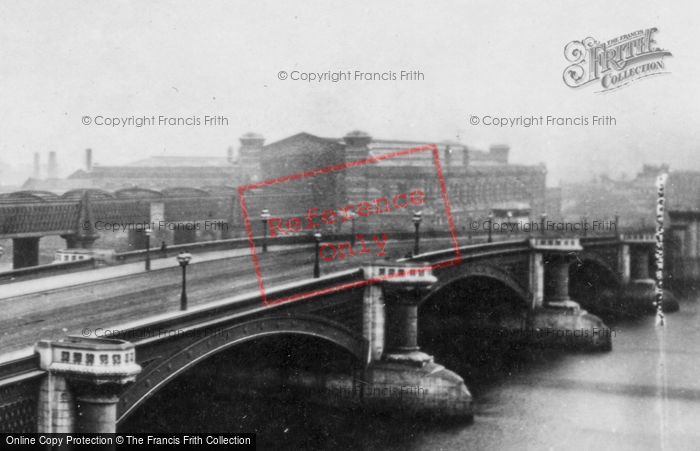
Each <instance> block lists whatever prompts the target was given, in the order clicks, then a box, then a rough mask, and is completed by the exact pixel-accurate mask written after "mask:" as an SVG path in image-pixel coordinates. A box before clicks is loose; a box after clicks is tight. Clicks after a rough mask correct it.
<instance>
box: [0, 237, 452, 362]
mask: <svg viewBox="0 0 700 451" xmlns="http://www.w3.org/2000/svg"><path fill="white" fill-rule="evenodd" d="M448 242H449V239H444V238H436V239H432V240H426V241H425V242H423V243H422V246H423V247H424V248H425V249H426V250H429V249H436V248H441V247H447V246H446V243H448ZM389 243H390V244H389V245H388V246H387V251H389V249H390V247H391V249H392V251H393V252H392V255H391V257H392V258H396V257H398V256H401V255H404V254H405V253H406V252H407V251H408V250H410V249H412V245H413V243H412V241H411V240H403V241H396V242H392V241H389ZM272 250H273V249H272V248H271V252H270V253H268V254H265V255H262V256H261V264H262V272H263V274H264V279H265V284H266V287H267V288H268V289H269V288H271V287H274V286H276V285H279V284H283V283H287V282H291V281H296V280H302V279H305V278H309V277H310V276H311V273H312V258H313V252H312V251H310V249H309V248H308V246H301V247H299V246H295V247H294V248H293V249H289V248H287V249H278V250H277V251H275V252H272ZM248 252H249V251H248V250H235V251H222V252H213V253H209V254H197V255H196V256H195V258H196V259H197V260H195V261H199V263H192V264H190V266H189V267H188V270H187V293H188V300H189V305H191V306H197V305H203V304H205V303H208V302H212V301H217V300H221V299H226V298H230V297H231V296H233V295H239V294H242V293H246V292H250V293H257V294H259V288H258V282H257V278H256V275H255V271H254V268H253V265H252V262H251V258H250V255H249V254H248ZM375 258H376V257H375V256H374V255H372V254H370V255H364V256H360V255H358V256H356V257H353V258H351V259H348V260H345V261H336V262H334V263H323V265H322V270H323V272H324V273H328V272H332V271H339V270H343V269H348V268H352V267H357V266H359V265H361V264H362V263H363V262H367V261H371V260H373V259H375ZM166 260H167V261H166ZM152 268H153V270H152V271H151V272H149V273H146V272H144V271H143V262H140V263H134V264H127V265H122V266H119V267H111V268H104V269H98V270H93V271H85V272H82V273H73V274H67V275H61V276H53V277H47V278H44V279H41V282H39V280H32V281H27V282H19V283H17V285H18V288H13V285H15V284H8V285H3V286H2V292H3V295H0V296H2V297H0V310H2V312H3V313H2V315H0V349H1V350H2V352H3V353H5V352H10V351H16V350H18V349H22V348H26V347H29V346H32V345H33V344H34V343H35V342H36V341H37V340H39V339H58V338H62V337H63V336H65V335H66V334H76V333H77V334H80V333H82V331H83V329H90V330H91V331H94V330H95V329H98V328H102V329H103V330H106V329H109V328H111V327H114V326H115V325H117V324H120V323H124V322H128V321H134V320H137V319H143V318H147V317H150V316H154V315H158V314H162V313H166V312H174V311H178V309H179V307H180V304H179V299H180V298H179V296H180V283H181V282H180V280H181V279H180V268H179V267H178V266H177V262H176V261H175V259H174V258H168V259H164V260H163V261H160V260H154V261H153V262H152ZM39 283H41V286H39V290H36V287H37V284H39ZM5 293H10V294H9V295H5Z"/></svg>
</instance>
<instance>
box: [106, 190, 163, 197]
mask: <svg viewBox="0 0 700 451" xmlns="http://www.w3.org/2000/svg"><path fill="white" fill-rule="evenodd" d="M114 197H116V198H117V199H153V198H159V197H163V194H162V193H160V192H159V191H155V190H152V189H145V188H136V187H134V188H124V189H120V190H117V191H115V192H114Z"/></svg>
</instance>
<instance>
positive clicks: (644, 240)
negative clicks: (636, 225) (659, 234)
mask: <svg viewBox="0 0 700 451" xmlns="http://www.w3.org/2000/svg"><path fill="white" fill-rule="evenodd" d="M620 241H622V242H623V243H625V244H654V243H656V236H655V235H654V234H653V233H642V232H640V233H621V234H620Z"/></svg>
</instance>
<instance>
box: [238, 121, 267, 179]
mask: <svg viewBox="0 0 700 451" xmlns="http://www.w3.org/2000/svg"><path fill="white" fill-rule="evenodd" d="M238 139H239V141H240V142H241V147H240V148H239V149H238V164H239V165H240V166H243V167H245V168H247V169H246V171H247V172H248V173H247V175H248V178H249V180H251V181H258V180H260V179H261V177H262V168H261V166H262V149H263V145H264V144H265V138H264V137H263V136H262V135H259V134H257V133H246V134H245V135H243V136H241V137H240V138H238Z"/></svg>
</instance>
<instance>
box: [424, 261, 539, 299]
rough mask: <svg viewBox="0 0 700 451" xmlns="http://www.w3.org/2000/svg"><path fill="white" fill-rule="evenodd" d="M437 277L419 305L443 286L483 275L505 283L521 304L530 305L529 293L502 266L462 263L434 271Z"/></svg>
mask: <svg viewBox="0 0 700 451" xmlns="http://www.w3.org/2000/svg"><path fill="white" fill-rule="evenodd" d="M434 274H435V275H436V276H437V278H438V282H437V283H436V284H435V285H433V287H432V289H431V290H430V292H429V293H427V294H426V295H425V296H423V298H422V299H421V302H420V305H422V304H424V303H425V302H426V301H428V300H429V299H430V298H432V297H433V296H434V295H436V294H437V293H439V292H440V291H442V290H443V289H444V288H446V287H448V286H450V285H452V284H454V283H457V282H460V281H463V280H466V279H469V278H475V277H483V278H487V279H491V280H494V281H497V282H500V283H501V284H503V285H505V286H506V287H508V288H510V289H511V290H513V292H515V293H516V294H517V296H518V298H519V299H520V300H521V301H522V302H523V304H524V305H525V306H527V307H529V306H530V294H529V292H528V290H527V289H526V288H525V287H523V286H522V285H521V284H520V282H518V281H517V280H516V279H515V278H514V277H513V276H512V275H511V274H509V273H508V272H507V271H505V270H504V269H502V268H499V267H497V266H493V265H489V264H486V265H468V264H463V265H456V266H452V267H450V268H448V269H447V270H443V271H439V272H436V273H434Z"/></svg>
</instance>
